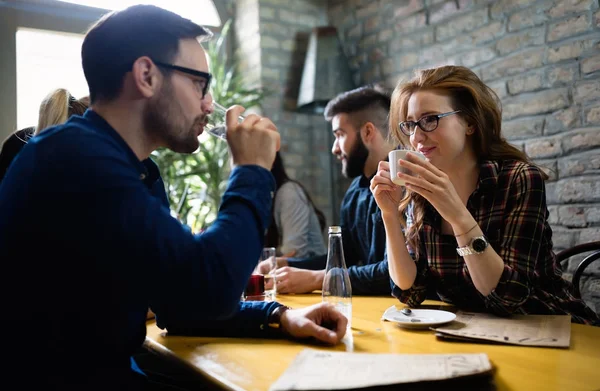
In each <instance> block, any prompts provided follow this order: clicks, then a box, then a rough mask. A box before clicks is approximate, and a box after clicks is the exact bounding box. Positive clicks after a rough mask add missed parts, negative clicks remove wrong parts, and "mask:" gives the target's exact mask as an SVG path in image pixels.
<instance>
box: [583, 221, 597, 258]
mask: <svg viewBox="0 0 600 391" xmlns="http://www.w3.org/2000/svg"><path fill="white" fill-rule="evenodd" d="M599 239H600V227H594V228H586V229H582V230H581V232H580V233H579V242H580V243H589V242H595V241H598V240H599ZM596 263H597V262H596Z"/></svg>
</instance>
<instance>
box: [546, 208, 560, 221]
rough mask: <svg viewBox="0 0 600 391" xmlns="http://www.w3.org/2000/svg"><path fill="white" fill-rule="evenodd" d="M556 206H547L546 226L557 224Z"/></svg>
mask: <svg viewBox="0 0 600 391" xmlns="http://www.w3.org/2000/svg"><path fill="white" fill-rule="evenodd" d="M558 208H559V206H558V205H549V206H548V224H551V225H555V224H558Z"/></svg>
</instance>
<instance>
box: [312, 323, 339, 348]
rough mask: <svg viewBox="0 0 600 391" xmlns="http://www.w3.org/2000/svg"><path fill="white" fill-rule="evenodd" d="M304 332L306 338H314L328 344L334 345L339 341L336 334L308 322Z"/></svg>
mask: <svg viewBox="0 0 600 391" xmlns="http://www.w3.org/2000/svg"><path fill="white" fill-rule="evenodd" d="M305 332H306V333H307V337H314V338H316V339H318V340H319V341H323V342H325V343H329V344H335V343H337V342H338V341H339V339H341V337H340V338H339V339H338V334H337V333H336V332H334V331H331V330H328V329H326V328H325V327H322V326H319V325H318V324H316V323H313V322H309V323H308V324H307V325H306V330H305Z"/></svg>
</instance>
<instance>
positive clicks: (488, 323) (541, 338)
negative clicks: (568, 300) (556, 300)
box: [435, 311, 571, 348]
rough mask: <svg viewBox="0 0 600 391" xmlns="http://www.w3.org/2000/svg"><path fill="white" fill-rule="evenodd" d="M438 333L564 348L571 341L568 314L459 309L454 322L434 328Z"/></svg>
mask: <svg viewBox="0 0 600 391" xmlns="http://www.w3.org/2000/svg"><path fill="white" fill-rule="evenodd" d="M435 330H436V331H437V332H438V334H439V336H441V337H445V336H451V337H452V336H453V337H458V338H459V339H477V340H486V341H494V342H500V343H505V344H513V345H524V346H548V347H562V348H568V347H569V345H570V343H571V316H570V315H513V316H511V317H510V318H502V317H498V316H495V315H491V314H484V313H472V312H463V311H459V312H458V313H457V314H456V319H455V320H454V322H452V323H450V324H448V325H444V326H440V327H437V328H435Z"/></svg>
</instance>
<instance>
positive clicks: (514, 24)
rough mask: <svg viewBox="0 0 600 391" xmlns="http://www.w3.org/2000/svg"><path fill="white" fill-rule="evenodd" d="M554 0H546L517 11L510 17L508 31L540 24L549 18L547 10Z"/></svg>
mask: <svg viewBox="0 0 600 391" xmlns="http://www.w3.org/2000/svg"><path fill="white" fill-rule="evenodd" d="M553 4H554V1H552V0H549V1H544V2H542V3H538V4H536V5H534V6H531V7H529V8H527V9H524V10H521V11H519V12H515V13H514V14H512V15H511V16H510V17H509V19H508V31H518V30H521V29H524V28H527V27H532V26H539V25H541V24H544V22H546V21H547V20H548V15H547V14H546V10H547V9H549V8H550V7H552V5H553Z"/></svg>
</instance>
